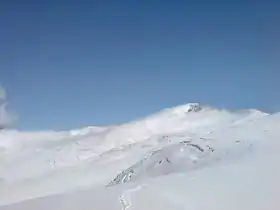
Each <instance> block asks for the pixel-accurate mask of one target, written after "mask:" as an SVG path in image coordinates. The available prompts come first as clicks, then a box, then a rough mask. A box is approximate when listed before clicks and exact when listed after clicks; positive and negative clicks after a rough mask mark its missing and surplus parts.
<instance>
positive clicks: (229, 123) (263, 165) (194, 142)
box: [0, 103, 280, 210]
mask: <svg viewBox="0 0 280 210" xmlns="http://www.w3.org/2000/svg"><path fill="white" fill-rule="evenodd" d="M279 130H280V113H275V114H267V113H263V112H261V111H258V110H254V109H252V110H240V111H228V110H218V109H215V108H212V107H208V106H201V105H200V104H196V103H193V104H186V105H183V106H178V107H173V108H169V109H165V110H162V111H160V112H158V113H155V114H153V115H151V116H147V117H145V118H143V119H139V120H137V121H133V122H129V123H125V124H121V125H114V126H108V127H94V126H92V127H87V128H82V129H76V130H70V131H61V132H54V131H45V132H18V131H13V130H3V131H1V132H0V210H50V209H51V210H93V209H96V210H99V209H100V210H115V209H116V210H143V209H162V210H174V209H184V210H205V209H207V210H268V209H269V210H279V209H280V199H279V195H280V181H279V177H280V164H279V163H280V131H279Z"/></svg>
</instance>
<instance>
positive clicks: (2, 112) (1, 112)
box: [0, 86, 16, 128]
mask: <svg viewBox="0 0 280 210" xmlns="http://www.w3.org/2000/svg"><path fill="white" fill-rule="evenodd" d="M7 106H8V100H7V94H6V90H5V88H3V87H2V86H0V128H5V127H8V126H10V125H12V124H13V123H14V121H15V120H16V117H15V115H13V114H12V113H10V112H9V111H8V109H7Z"/></svg>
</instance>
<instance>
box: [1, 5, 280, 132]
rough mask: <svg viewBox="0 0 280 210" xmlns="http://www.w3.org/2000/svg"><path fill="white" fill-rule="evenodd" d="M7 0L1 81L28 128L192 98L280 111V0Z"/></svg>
mask: <svg viewBox="0 0 280 210" xmlns="http://www.w3.org/2000/svg"><path fill="white" fill-rule="evenodd" d="M6 2H7V3H0V4H1V5H0V27H1V28H0V30H1V33H0V46H1V47H0V83H1V84H2V85H3V86H4V87H5V88H6V90H7V92H8V96H9V100H10V105H11V108H12V109H13V110H15V111H16V112H17V113H18V115H19V121H18V123H17V125H16V126H17V127H18V128H20V129H32V130H37V129H67V128H74V127H81V126H84V125H94V124H96V125H99V124H111V123H118V122H124V121H128V120H132V119H135V118H138V117H141V116H144V115H147V114H150V113H153V112H154V111H157V110H160V109H162V108H166V107H170V106H174V105H179V104H184V103H187V102H202V103H206V104H210V105H213V106H217V107H225V108H230V109H238V108H249V107H253V108H259V109H262V110H265V111H279V110H280V97H279V93H277V91H278V90H280V81H279V80H280V68H279V67H280V59H279V55H280V38H279V37H280V24H279V21H280V14H279V9H280V4H279V3H278V2H276V1H272V0H268V1H261V0H256V1H244V0H235V1H208V0H207V1H206V0H205V1H177V0H174V1H167V0H161V1H136V0H126V1H124V0H123V1H122V0H121V1H115V0H112V1H105V0H102V1H101V0H100V1H91V3H86V2H83V1H55V0H49V1H33V2H32V1H29V3H27V2H28V1H26V3H16V2H13V1H10V2H9V1H6ZM8 2H9V3H8ZM18 2H19V1H18ZM88 2H89V1H88Z"/></svg>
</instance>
